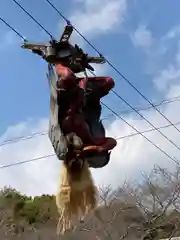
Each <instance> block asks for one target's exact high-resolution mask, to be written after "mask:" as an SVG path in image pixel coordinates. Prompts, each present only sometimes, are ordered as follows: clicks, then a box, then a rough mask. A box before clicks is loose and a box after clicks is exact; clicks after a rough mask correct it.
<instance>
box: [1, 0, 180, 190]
mask: <svg viewBox="0 0 180 240" xmlns="http://www.w3.org/2000/svg"><path fill="white" fill-rule="evenodd" d="M18 1H19V2H20V3H21V4H22V6H23V7H24V8H25V9H26V10H27V11H29V12H30V13H31V14H32V15H33V17H35V18H36V19H37V20H38V21H39V22H40V23H41V24H42V25H43V26H44V27H45V28H46V29H47V30H48V31H49V32H51V33H52V35H53V36H54V37H56V38H58V36H59V35H60V34H61V32H62V29H63V27H64V26H65V22H64V21H63V20H62V19H61V18H60V16H59V15H58V14H57V13H56V12H55V11H54V10H53V9H52V8H51V7H50V6H49V5H48V4H47V3H46V1H45V0H38V1H35V0H31V1H28V0H18ZM52 3H53V4H55V5H56V6H57V8H58V9H59V10H60V11H62V12H63V13H64V15H66V16H67V17H68V18H69V19H70V20H71V21H72V24H74V25H75V26H76V27H77V28H78V29H79V30H80V31H81V32H82V33H83V34H84V36H86V37H87V38H88V39H89V40H90V41H91V42H92V43H93V44H94V45H95V46H96V47H97V48H98V49H99V50H100V52H101V53H102V54H104V55H105V56H106V57H107V58H108V59H109V60H110V61H111V62H112V63H113V64H114V65H115V66H116V67H117V68H118V69H119V70H120V71H121V72H122V73H123V74H124V75H125V76H126V77H127V78H128V79H129V80H130V81H131V82H132V83H133V84H134V85H135V86H136V87H137V88H138V89H139V90H140V91H141V92H142V93H143V94H144V95H145V96H147V97H148V98H149V99H150V100H151V101H155V102H156V101H157V102H158V101H160V100H162V99H168V98H171V97H175V96H178V95H180V84H179V79H180V41H179V36H180V17H179V11H178V10H179V9H180V2H179V0H174V1H173V3H172V1H169V0H159V1H156V0H151V1H150V0H149V1H147V0H111V1H109V0H71V1H59V0H52ZM0 16H1V17H2V18H4V20H6V21H7V22H8V23H9V24H11V25H12V26H13V27H14V28H15V29H17V30H18V31H19V32H20V33H21V34H22V35H23V36H24V37H26V38H27V40H29V41H39V42H46V41H49V36H48V35H47V34H46V33H45V32H43V30H42V29H40V28H39V27H38V26H37V25H36V24H35V23H34V22H33V21H32V20H31V19H30V18H29V17H28V16H27V15H26V14H25V13H23V12H22V10H21V9H19V8H18V7H17V6H16V4H14V3H13V1H12V0H3V1H2V3H1V8H0ZM0 36H1V45H0V54H1V59H0V69H1V78H0V83H1V87H0V109H1V114H0V140H1V141H3V140H5V139H6V138H11V137H14V136H21V135H27V134H31V133H33V132H36V131H42V130H47V123H48V116H49V89H48V83H47V79H46V70H47V64H46V62H44V61H43V60H42V59H40V58H39V57H38V56H36V55H33V54H32V53H31V52H29V51H26V50H23V49H21V47H20V44H21V43H22V41H21V39H20V38H19V37H18V36H16V35H15V34H14V33H13V32H12V31H11V30H10V29H9V28H8V27H7V26H5V25H4V24H3V23H1V22H0ZM72 41H73V42H77V43H79V44H80V45H81V46H82V47H83V48H84V49H85V50H86V51H87V52H88V53H90V54H93V55H94V54H95V52H94V51H93V50H92V49H91V48H90V47H89V46H88V45H87V44H86V43H85V42H84V41H82V39H81V38H79V37H78V36H77V35H76V34H74V35H73V37H72ZM96 73H97V74H100V75H101V74H104V75H110V76H112V77H113V78H114V80H115V91H116V92H117V93H119V94H120V95H121V96H122V97H123V98H125V99H126V100H127V101H128V102H129V103H130V104H132V105H133V106H135V107H138V106H139V107H142V106H146V105H148V103H147V102H145V101H144V100H143V99H142V97H140V96H139V95H138V94H137V93H136V92H135V91H134V90H133V89H132V88H131V87H129V85H128V84H127V83H126V82H125V81H123V80H121V78H120V76H118V75H117V73H115V72H114V70H112V69H111V68H110V67H109V66H108V65H107V64H105V65H103V66H101V67H99V66H97V67H96ZM103 101H104V102H105V103H107V104H108V105H109V106H110V107H111V108H112V109H113V110H115V111H117V112H120V111H121V110H125V109H129V107H128V106H126V105H125V104H124V103H122V102H121V100H120V99H118V98H117V97H116V96H114V95H113V94H112V93H110V94H109V96H107V97H105V98H104V99H103ZM179 107H180V104H179V102H175V103H173V104H168V105H166V106H161V111H163V112H164V113H165V114H166V116H167V117H168V118H169V119H170V120H171V121H172V122H177V121H180V117H179V114H177V113H178V112H179ZM109 114H111V113H110V112H109V111H108V110H107V109H106V110H104V111H103V114H102V115H103V116H107V115H109ZM143 115H145V116H146V117H147V118H148V120H149V121H151V122H152V123H153V124H154V125H156V126H162V125H165V124H167V121H165V120H164V119H163V118H162V117H160V115H159V114H157V112H155V111H154V110H153V109H150V110H148V111H146V112H143ZM123 116H124V117H125V119H126V121H128V122H130V123H131V124H132V125H133V126H135V127H137V128H138V129H139V130H140V131H143V130H144V129H147V128H149V127H150V126H149V125H148V124H147V123H145V121H144V120H142V119H140V118H139V117H138V116H136V115H135V114H134V113H133V114H125V115H123ZM113 120H114V121H113ZM105 123H106V124H107V125H106V126H107V133H108V135H111V136H122V135H127V134H130V133H132V132H133V131H132V129H130V128H129V127H128V126H127V125H126V124H124V123H123V122H122V121H120V120H115V119H113V118H110V119H109V120H108V121H106V122H105ZM163 132H165V133H166V134H167V135H168V137H169V138H171V139H173V141H177V145H178V144H179V142H180V136H179V132H178V131H176V130H175V129H173V128H169V129H164V130H163ZM148 136H149V137H150V139H151V140H153V141H154V142H155V143H156V144H157V145H158V146H161V147H162V148H163V149H165V150H166V151H168V152H169V153H170V154H172V155H175V156H176V157H177V158H179V159H180V154H179V152H178V151H177V149H175V148H174V147H172V145H170V144H169V143H168V142H167V141H165V139H164V138H162V136H160V135H158V133H155V132H153V133H151V134H148ZM50 152H52V148H51V145H50V143H49V141H48V138H47V136H45V137H44V138H36V139H32V140H31V141H24V142H20V143H17V144H12V145H8V146H5V147H3V148H2V147H0V159H1V160H2V162H1V164H7V163H10V162H12V161H14V162H16V161H19V160H26V159H27V158H34V157H39V156H42V155H45V154H50ZM12 156H13V157H12ZM124 159H125V161H124ZM152 159H153V160H152ZM157 162H158V163H159V164H162V165H163V164H165V165H166V166H168V167H169V165H168V164H169V163H167V162H168V159H167V158H166V157H164V156H163V155H162V153H158V151H157V149H155V148H154V147H153V146H151V145H150V144H149V143H147V141H146V140H144V139H143V138H142V137H141V136H137V137H133V138H131V139H129V138H128V139H124V140H121V141H120V142H119V144H118V146H117V147H116V149H115V150H114V151H113V154H112V163H111V164H109V165H108V166H107V167H106V168H103V169H102V170H98V174H95V175H94V176H95V178H96V180H97V182H98V183H102V182H106V180H107V179H106V176H107V174H108V173H109V172H110V171H114V175H113V177H112V183H114V182H116V179H117V178H118V179H122V178H123V176H124V175H123V174H127V175H128V176H131V175H133V174H135V173H137V172H139V171H140V170H145V169H146V170H149V169H150V166H152V164H153V163H157ZM33 164H36V165H33ZM171 165H172V163H171ZM42 166H43V165H42V164H41V163H38V162H35V163H32V164H29V165H27V164H25V165H22V166H19V168H13V170H10V169H7V171H6V170H3V171H2V173H1V174H0V182H2V184H14V186H15V187H17V188H19V189H20V190H22V191H26V192H28V193H30V194H37V193H38V190H37V191H35V190H34V188H33V187H32V186H34V184H39V186H41V188H42V192H51V191H52V190H50V189H51V187H52V185H53V184H54V181H55V180H54V176H55V175H56V174H57V173H56V170H57V160H56V159H55V158H54V159H52V162H51V164H47V165H46V167H45V169H46V171H47V173H48V174H49V171H50V172H51V174H52V175H51V177H50V178H52V179H51V180H52V181H51V182H50V183H47V185H48V184H49V185H48V187H47V188H46V187H43V186H42V184H44V182H43V181H42V179H41V178H40V176H41V174H44V176H45V174H46V171H45V170H44V171H45V172H41V169H42ZM43 167H44V166H43ZM22 170H23V172H24V173H25V174H24V175H23V181H24V183H25V185H22V178H18V176H19V173H20V172H22ZM120 171H121V173H122V172H123V174H122V176H120V174H119V172H120ZM32 172H33V173H34V174H33V176H32ZM36 173H37V174H36ZM40 173H41V174H40ZM15 179H16V180H15ZM119 181H120V180H119ZM2 184H1V185H2ZM27 185H28V186H27ZM53 186H54V185H53ZM39 189H40V188H39ZM53 189H54V188H53ZM34 191H35V192H34Z"/></svg>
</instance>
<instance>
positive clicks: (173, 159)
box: [102, 103, 180, 165]
mask: <svg viewBox="0 0 180 240" xmlns="http://www.w3.org/2000/svg"><path fill="white" fill-rule="evenodd" d="M102 105H104V106H106V107H107V108H108V109H109V110H110V111H111V112H113V113H114V115H116V116H117V117H118V118H120V119H121V120H122V121H123V122H125V123H126V124H127V125H128V126H129V127H131V128H132V129H133V130H135V131H136V132H137V133H139V134H140V135H141V136H142V137H144V138H145V139H146V140H147V141H148V142H150V143H151V144H152V145H153V146H154V147H156V148H157V149H158V150H159V151H161V152H162V153H164V155H166V156H167V157H168V158H170V159H171V160H172V161H173V162H175V163H176V164H178V165H179V164H180V163H179V161H178V160H177V159H176V158H173V157H171V156H170V155H169V154H168V153H166V152H165V151H164V150H163V149H161V148H160V147H159V146H157V145H156V144H155V143H153V142H152V141H151V140H150V139H149V138H147V137H146V136H145V135H143V134H142V133H141V132H140V131H139V130H138V129H136V128H135V127H134V126H133V125H131V124H130V123H129V122H127V121H126V120H125V119H124V118H123V117H121V116H120V115H119V114H118V113H116V112H115V111H114V110H112V109H111V108H110V107H109V106H107V105H106V104H104V103H102Z"/></svg>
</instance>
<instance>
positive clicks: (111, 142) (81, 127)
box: [56, 64, 116, 152]
mask: <svg viewBox="0 0 180 240" xmlns="http://www.w3.org/2000/svg"><path fill="white" fill-rule="evenodd" d="M56 72H57V75H58V82H57V86H58V87H60V88H63V89H65V91H67V92H68V91H70V90H71V91H72V90H74V92H76V94H75V97H74V98H73V99H72V100H71V102H70V104H69V107H68V109H67V111H66V114H65V115H64V117H63V119H62V121H61V128H62V131H63V132H65V133H70V132H75V133H76V134H77V135H78V136H79V137H80V138H81V139H82V140H83V143H84V145H95V146H96V151H97V152H103V151H108V150H111V149H113V148H114V147H115V146H116V140H115V139H113V138H106V137H103V136H97V137H93V136H92V135H91V133H90V129H89V126H88V124H87V123H86V121H85V118H84V115H83V112H82V108H83V104H84V91H83V90H84V88H85V79H78V78H77V77H76V76H75V74H74V73H73V72H72V71H71V70H70V69H69V68H68V67H65V66H63V65H61V64H57V65H56ZM88 81H92V82H93V81H94V82H96V83H98V85H99V86H100V91H98V93H97V94H96V97H97V101H100V98H101V97H103V96H105V95H107V94H108V93H109V91H110V90H111V89H112V88H113V87H114V81H113V79H112V78H111V77H89V78H88Z"/></svg>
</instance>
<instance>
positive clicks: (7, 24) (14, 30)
mask: <svg viewBox="0 0 180 240" xmlns="http://www.w3.org/2000/svg"><path fill="white" fill-rule="evenodd" d="M0 20H1V21H2V22H3V23H4V24H5V25H6V26H8V27H9V28H10V29H11V30H12V31H13V32H15V33H16V34H17V35H18V36H19V37H20V38H22V39H23V40H24V41H26V39H25V38H24V37H23V36H22V35H21V34H20V33H19V32H18V31H17V30H16V29H15V28H13V27H12V26H11V25H10V24H9V23H7V22H6V21H5V20H4V19H3V18H2V17H0Z"/></svg>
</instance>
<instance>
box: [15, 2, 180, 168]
mask: <svg viewBox="0 0 180 240" xmlns="http://www.w3.org/2000/svg"><path fill="white" fill-rule="evenodd" d="M13 1H14V2H16V1H15V0H13ZM21 9H24V8H22V7H21ZM24 10H25V9H24ZM25 12H26V13H27V14H28V16H30V14H29V13H28V12H27V11H26V10H25ZM30 17H31V16H30ZM31 18H32V19H33V20H35V19H34V18H33V17H31ZM35 22H36V23H37V21H36V20H35ZM37 24H38V23H37ZM38 25H39V26H40V27H42V26H41V25H40V24H38ZM74 29H75V28H74ZM99 54H100V53H99ZM106 61H107V59H106ZM112 67H114V66H113V65H112ZM117 71H118V70H117ZM138 91H139V90H138ZM149 103H150V104H151V105H152V103H151V102H149ZM102 105H104V106H105V107H106V108H108V109H109V110H110V111H111V112H112V113H114V114H115V115H116V116H118V117H119V118H120V119H121V120H122V121H124V122H125V123H126V124H127V125H129V126H130V127H131V128H133V129H134V130H135V131H136V132H137V133H139V134H140V135H141V136H143V137H144V138H145V139H146V140H147V141H149V142H150V143H151V144H152V145H153V146H155V147H156V148H157V149H158V150H159V151H161V152H162V153H164V154H165V155H166V156H167V157H169V158H170V159H171V160H172V161H174V162H175V163H176V164H179V163H178V161H177V160H176V159H175V158H173V157H171V156H170V155H169V154H167V153H166V152H165V151H164V150H162V149H161V148H160V147H159V146H157V145H156V144H154V143H153V142H152V141H151V140H149V139H148V138H147V137H146V136H144V135H143V134H142V133H141V132H140V131H138V130H137V129H136V128H135V127H133V126H132V125H131V124H130V123H128V122H127V121H126V120H125V119H123V118H122V117H121V116H120V115H119V114H117V113H116V112H115V111H114V110H112V109H111V108H110V107H108V106H107V105H106V104H104V103H102ZM152 106H153V105H152ZM160 113H161V112H160ZM170 123H171V122H170ZM171 125H172V126H174V125H173V124H172V123H171ZM156 130H158V129H156Z"/></svg>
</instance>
